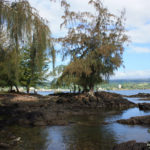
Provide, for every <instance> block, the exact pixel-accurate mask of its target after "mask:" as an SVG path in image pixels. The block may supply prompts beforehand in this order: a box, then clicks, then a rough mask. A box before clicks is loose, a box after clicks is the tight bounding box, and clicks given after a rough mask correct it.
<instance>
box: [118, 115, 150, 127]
mask: <svg viewBox="0 0 150 150" xmlns="http://www.w3.org/2000/svg"><path fill="white" fill-rule="evenodd" d="M117 122H118V123H121V124H128V125H150V115H148V116H138V117H132V118H130V119H122V120H118V121H117Z"/></svg>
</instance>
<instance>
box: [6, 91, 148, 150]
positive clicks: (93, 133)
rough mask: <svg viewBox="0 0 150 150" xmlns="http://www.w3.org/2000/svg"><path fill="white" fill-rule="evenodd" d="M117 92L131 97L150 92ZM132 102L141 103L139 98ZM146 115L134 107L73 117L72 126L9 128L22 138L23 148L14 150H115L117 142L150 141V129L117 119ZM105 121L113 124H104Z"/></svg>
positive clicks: (146, 113)
mask: <svg viewBox="0 0 150 150" xmlns="http://www.w3.org/2000/svg"><path fill="white" fill-rule="evenodd" d="M116 92H121V94H124V95H127V94H128V95H130V94H136V93H138V92H148V91H147V90H145V91H139V90H138V91H116ZM128 92H129V93H128ZM132 92H133V93H132ZM149 92H150V90H149ZM130 100H131V101H134V102H137V101H138V102H139V100H138V99H130ZM147 102H148V101H147ZM143 115H150V111H149V112H144V111H140V110H139V109H138V108H130V109H128V110H124V111H106V112H102V113H100V114H99V115H87V116H86V115H84V116H72V117H71V118H69V120H71V121H74V122H75V123H74V124H71V125H69V126H51V127H46V128H39V127H38V128H22V127H16V126H15V127H8V129H7V130H8V131H9V133H11V134H13V135H15V136H17V137H21V138H22V142H21V143H20V145H19V146H18V147H15V149H12V150H111V147H112V146H113V145H114V144H116V143H121V142H126V141H129V140H136V141H138V142H147V141H150V133H148V131H147V130H148V129H149V127H147V126H144V127H142V126H137V125H134V126H130V125H122V124H118V123H116V120H119V119H128V118H130V117H134V116H143ZM103 122H110V123H109V124H107V125H104V124H103ZM5 136H6V135H5ZM4 138H5V137H4Z"/></svg>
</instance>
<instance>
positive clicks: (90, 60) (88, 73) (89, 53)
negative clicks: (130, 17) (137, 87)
mask: <svg viewBox="0 0 150 150" xmlns="http://www.w3.org/2000/svg"><path fill="white" fill-rule="evenodd" d="M61 4H62V6H63V7H64V8H65V11H64V15H63V16H62V18H63V23H62V24H61V27H65V28H66V29H67V34H66V35H65V37H62V38H58V39H57V40H58V42H60V44H61V46H62V47H61V48H62V52H63V57H64V58H65V57H66V56H68V55H69V56H70V57H71V61H70V63H69V64H68V66H66V67H65V69H64V71H63V74H62V76H61V77H60V79H59V80H62V81H63V79H66V78H69V77H71V79H73V80H70V81H71V82H73V83H74V84H77V85H80V86H82V87H83V89H84V91H93V90H94V86H95V85H96V84H99V83H101V82H102V81H103V80H106V79H107V80H108V79H109V77H110V75H112V74H113V73H114V71H115V70H117V69H118V68H119V67H120V66H121V65H122V63H123V59H122V55H123V52H124V44H125V43H126V42H128V36H127V35H126V30H125V24H124V23H125V17H124V16H125V11H122V12H120V14H119V16H117V15H115V14H112V13H110V12H109V10H108V9H107V8H106V7H104V5H103V3H102V2H101V1H100V0H90V1H89V5H92V6H93V8H94V9H95V12H94V13H92V12H88V11H87V12H75V11H71V8H70V5H69V4H68V3H67V1H65V0H63V1H62V3H61Z"/></svg>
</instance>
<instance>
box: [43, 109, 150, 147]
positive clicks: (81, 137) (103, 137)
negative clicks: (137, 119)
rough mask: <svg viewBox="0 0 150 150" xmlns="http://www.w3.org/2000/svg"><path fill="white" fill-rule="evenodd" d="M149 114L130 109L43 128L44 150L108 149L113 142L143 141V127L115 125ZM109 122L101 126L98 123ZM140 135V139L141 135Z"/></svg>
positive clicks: (149, 135) (77, 118) (77, 117)
mask: <svg viewBox="0 0 150 150" xmlns="http://www.w3.org/2000/svg"><path fill="white" fill-rule="evenodd" d="M149 114H150V112H143V111H140V110H139V109H138V108H131V109H128V110H126V111H122V112H118V111H116V112H115V111H109V112H104V113H101V114H99V115H96V116H93V115H92V116H73V118H72V120H74V121H76V124H74V125H70V126H64V127H60V126H55V127H50V128H47V132H48V133H49V135H48V137H47V145H48V146H47V149H46V150H59V149H61V150H110V149H111V147H112V146H113V145H114V144H115V143H121V142H125V141H128V140H136V141H139V142H147V141H148V140H149V137H150V134H149V133H148V132H147V129H148V128H147V127H141V126H128V125H122V124H118V123H116V122H115V121H116V120H118V119H127V118H130V117H133V116H142V115H149ZM104 121H107V122H111V123H110V124H108V125H103V124H102V122H104ZM141 135H142V136H141Z"/></svg>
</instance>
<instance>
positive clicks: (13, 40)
mask: <svg viewBox="0 0 150 150" xmlns="http://www.w3.org/2000/svg"><path fill="white" fill-rule="evenodd" d="M46 55H47V57H52V58H53V62H54V60H55V51H54V49H53V45H52V38H51V32H50V29H49V27H48V25H47V21H46V20H45V19H43V18H41V17H40V16H39V14H38V12H37V11H36V9H35V8H32V7H31V6H30V4H29V2H28V1H26V0H18V1H15V2H9V1H8V2H7V1H5V0H2V1H0V58H1V59H0V86H2V87H5V86H10V91H12V87H13V86H15V87H16V90H17V91H18V92H19V89H18V86H19V85H22V86H25V87H26V89H27V92H29V89H30V86H36V84H37V83H38V82H41V81H42V79H43V78H44V71H45V67H46V63H45V62H46V60H47V57H46Z"/></svg>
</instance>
